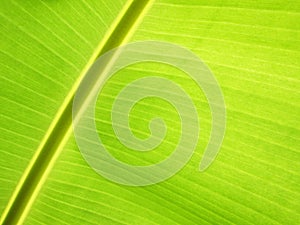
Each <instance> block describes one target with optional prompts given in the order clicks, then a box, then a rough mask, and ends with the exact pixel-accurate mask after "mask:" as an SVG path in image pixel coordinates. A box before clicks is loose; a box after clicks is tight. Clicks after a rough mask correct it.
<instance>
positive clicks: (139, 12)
mask: <svg viewBox="0 0 300 225" xmlns="http://www.w3.org/2000/svg"><path fill="white" fill-rule="evenodd" d="M153 1H154V0H128V2H127V3H126V4H125V5H124V7H123V9H122V10H121V12H120V14H119V15H118V17H117V18H116V20H115V21H114V22H113V24H112V25H111V26H110V29H109V30H108V32H107V33H106V35H105V36H104V38H103V39H102V41H101V42H100V44H99V45H98V47H97V48H96V50H95V51H94V54H93V55H92V57H91V58H90V60H89V62H88V63H87V65H86V66H85V68H84V69H83V70H82V72H81V73H80V76H79V78H78V79H77V81H76V82H75V84H74V86H73V87H72V89H71V90H70V92H69V94H68V96H67V97H66V99H65V101H64V103H63V104H62V105H61V107H60V109H59V110H58V113H57V115H56V116H55V118H54V120H53V121H52V123H51V125H50V127H49V129H48V131H47V133H46V134H45V136H44V138H43V140H42V142H41V144H40V146H39V147H38V149H37V151H36V153H35V155H34V156H33V158H32V160H31V162H30V163H29V166H28V167H27V169H26V170H25V172H24V174H23V175H22V177H21V179H20V181H19V183H18V185H17V187H16V189H15V190H14V193H13V195H12V197H11V198H10V200H9V202H8V204H7V206H6V208H5V210H4V213H3V215H2V217H1V219H0V224H22V223H23V222H24V220H25V218H26V216H27V214H28V212H29V210H30V208H31V206H32V204H33V202H34V201H35V199H36V197H37V195H38V193H39V191H40V190H41V188H42V186H43V184H44V182H45V180H46V179H47V176H48V174H49V173H50V171H51V169H52V167H53V165H54V164H55V161H56V159H57V158H58V156H59V155H60V153H61V151H62V148H63V147H64V145H65V144H66V142H67V140H68V139H69V137H70V135H71V132H72V103H73V98H74V95H75V93H76V90H77V88H78V86H79V84H80V82H81V81H82V79H83V78H84V76H85V74H86V73H87V71H88V70H89V68H90V67H91V66H92V64H93V62H94V61H95V60H96V59H97V57H98V56H99V55H102V54H103V53H105V52H107V51H108V50H110V49H112V48H115V47H117V46H119V45H122V44H124V43H126V42H127V41H128V40H129V38H130V37H131V35H132V34H133V33H134V31H135V30H136V27H137V25H138V24H139V23H140V21H141V20H142V19H143V17H144V15H145V13H146V12H147V10H148V9H149V8H150V7H151V5H152V3H153Z"/></svg>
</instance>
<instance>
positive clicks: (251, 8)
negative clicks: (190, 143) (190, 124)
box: [0, 0, 300, 225]
mask: <svg viewBox="0 0 300 225" xmlns="http://www.w3.org/2000/svg"><path fill="white" fill-rule="evenodd" d="M0 4H1V6H2V5H3V7H1V11H0V13H1V14H0V17H1V24H0V26H1V30H2V34H3V35H2V36H1V41H0V45H1V53H0V54H1V62H0V63H1V66H0V68H1V91H0V92H1V105H3V106H5V107H2V108H1V134H2V135H1V139H2V140H1V142H0V143H1V157H0V162H1V164H0V165H1V172H0V179H1V186H0V188H1V191H0V201H1V205H0V207H1V212H3V210H4V208H5V207H6V205H7V203H8V201H9V198H10V197H11V195H12V193H13V191H14V189H15V188H16V186H17V182H18V180H19V179H20V178H21V177H22V174H23V173H24V171H25V169H26V167H27V165H28V163H29V161H30V160H31V158H32V157H33V154H34V153H35V152H34V151H35V150H36V149H37V148H38V146H39V144H40V142H41V140H42V139H43V137H44V135H45V133H46V132H47V129H48V127H49V126H50V124H51V122H52V121H53V119H54V118H55V115H56V113H57V111H58V110H59V109H60V107H61V106H62V105H63V102H64V100H65V98H66V96H67V95H68V93H69V92H70V90H71V89H72V87H73V85H74V83H75V82H76V80H77V79H78V77H79V76H80V74H81V72H82V71H83V69H84V68H85V67H86V66H87V63H88V62H89V60H90V58H91V56H92V55H93V54H94V52H95V49H97V46H98V45H99V43H100V42H101V40H103V38H104V36H105V33H107V32H108V31H109V29H111V26H112V25H111V24H113V21H114V19H115V18H116V17H117V16H118V15H119V12H120V11H121V10H122V7H124V4H125V2H124V1H76V2H72V3H71V2H67V1H47V2H46V1H36V2H34V3H33V2H31V1H11V2H5V1H4V2H3V3H0ZM10 8H13V9H14V10H9V9H10ZM45 15H48V16H45ZM137 20H141V24H140V26H139V27H138V29H137V30H136V31H135V32H134V33H133V36H132V38H131V39H130V40H127V41H128V42H130V41H140V40H163V41H168V42H173V43H177V44H179V45H182V46H185V47H187V48H188V49H191V50H192V51H193V52H195V53H196V54H197V55H198V56H199V57H200V58H201V59H202V60H204V61H205V63H207V65H208V66H209V67H210V69H211V70H212V72H213V73H214V74H215V76H216V78H217V80H218V82H219V83H220V86H221V88H222V91H223V93H224V97H225V102H226V110H227V128H226V135H225V138H224V142H223V145H222V148H221V151H220V153H219V155H218V157H217V159H216V161H215V162H214V163H213V164H212V165H211V167H210V168H209V169H208V170H206V171H205V172H202V173H200V172H199V168H198V165H199V162H200V160H201V156H202V154H203V151H204V149H205V146H206V144H207V142H208V138H209V132H210V126H211V122H210V121H211V116H210V111H209V107H208V103H207V100H206V98H205V96H204V94H203V93H202V92H201V90H200V89H199V88H198V87H197V86H196V85H195V83H193V81H191V80H190V79H189V77H188V76H187V75H186V74H184V73H183V72H182V71H179V70H177V69H174V68H172V67H170V66H166V65H160V64H155V63H149V64H141V65H133V66H130V67H128V68H125V69H123V70H121V71H119V72H118V73H117V74H116V75H115V76H114V77H113V78H112V79H111V80H110V81H109V82H108V83H107V84H106V86H105V88H104V89H103V92H102V93H101V94H100V95H99V99H98V102H97V103H98V104H97V109H96V124H97V128H98V131H99V136H100V137H101V139H102V140H103V143H104V144H105V146H106V147H107V148H108V149H109V151H110V152H111V153H112V154H113V155H114V156H115V157H116V158H118V159H120V160H122V161H125V162H128V163H131V164H139V165H147V164H152V163H155V162H158V161H160V160H162V159H163V158H165V157H167V156H168V155H169V154H171V152H172V150H173V149H174V145H175V144H176V143H177V142H176V141H177V140H178V137H179V136H180V133H179V129H178V128H179V127H180V120H179V118H178V114H177V113H176V111H175V110H174V108H172V106H170V105H169V104H168V103H166V102H164V101H161V100H160V99H156V98H149V99H144V100H143V101H141V102H139V103H138V104H137V105H136V107H135V108H134V109H133V111H132V114H131V115H130V122H131V128H132V131H133V133H134V134H135V135H136V136H138V137H141V138H145V137H147V136H148V135H149V130H148V127H147V126H148V121H149V119H150V118H153V117H156V116H157V115H159V116H161V117H162V118H164V119H165V121H166V124H167V126H168V128H169V130H168V135H167V137H166V139H165V140H164V142H163V143H162V145H161V146H159V147H158V148H157V149H155V150H154V151H153V152H149V153H145V154H142V153H137V152H133V151H131V150H130V149H127V148H126V147H124V146H122V145H121V143H119V142H118V140H117V138H116V136H115V135H114V132H113V130H112V127H111V119H110V111H111V107H112V104H113V101H114V98H115V96H116V95H117V94H118V92H119V91H120V90H121V89H122V87H124V86H125V85H126V84H128V83H130V82H131V81H133V80H135V79H137V78H141V77H145V76H160V77H165V78H167V79H170V80H172V81H174V82H176V83H178V84H179V85H180V86H182V87H183V88H184V90H186V92H187V93H188V94H189V95H190V96H191V97H192V99H193V101H194V102H195V103H196V106H197V110H198V112H199V119H200V123H201V132H200V141H199V143H198V147H197V150H196V152H195V154H194V155H193V157H192V159H191V160H190V162H189V163H188V164H187V165H186V166H185V167H184V168H183V169H182V170H181V171H180V172H179V173H178V174H176V175H175V176H173V177H172V178H170V179H168V180H167V181H164V182H162V183H159V184H156V185H152V186H147V187H126V186H122V185H118V184H115V183H112V182H110V181H107V180H105V179H104V178H102V177H101V176H99V175H98V174H96V173H95V172H94V171H93V169H92V168H90V167H89V166H88V165H87V163H86V162H85V161H84V159H83V158H82V156H81V154H80V151H79V149H78V148H77V145H76V142H75V140H74V137H73V136H71V137H70V139H69V140H68V142H67V144H66V145H65V147H64V148H63V149H62V151H61V154H60V155H59V157H58V158H57V160H56V161H55V164H54V165H53V168H52V170H51V172H50V174H49V176H48V177H47V179H46V180H45V183H44V184H43V187H42V188H41V190H40V192H39V194H38V195H37V198H36V200H35V201H34V202H33V203H32V207H31V209H30V211H29V213H28V215H27V217H26V219H25V220H24V223H25V224H295V225H296V224H299V222H300V221H299V219H300V201H299V199H300V188H299V183H300V174H299V168H300V164H299V162H300V154H299V147H298V146H299V140H300V131H299V129H300V124H299V113H300V100H299V99H300V92H299V89H300V80H299V78H300V76H299V74H300V65H299V62H300V52H299V46H300V45H299V44H300V43H299V40H300V24H299V21H300V4H299V3H298V2H297V1H282V0H264V1H243V2H241V1H227V0H226V1H220V0H209V1H197V0H191V1H183V0H156V1H155V2H154V3H153V5H152V7H151V9H150V10H149V11H148V12H147V13H146V14H145V15H143V16H142V17H139V18H137ZM112 33H113V32H112ZM113 35H116V34H113Z"/></svg>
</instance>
